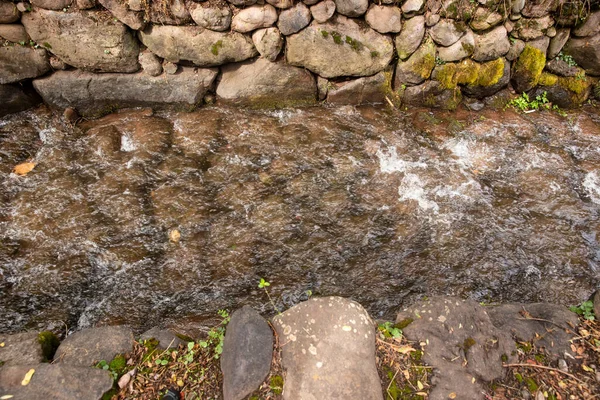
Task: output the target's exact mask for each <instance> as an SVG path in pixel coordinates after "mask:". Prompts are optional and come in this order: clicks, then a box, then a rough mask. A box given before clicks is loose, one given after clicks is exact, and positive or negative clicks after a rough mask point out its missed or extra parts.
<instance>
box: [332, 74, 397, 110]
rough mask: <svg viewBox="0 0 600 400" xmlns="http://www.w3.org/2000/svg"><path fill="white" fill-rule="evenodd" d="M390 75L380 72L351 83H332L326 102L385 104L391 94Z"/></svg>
mask: <svg viewBox="0 0 600 400" xmlns="http://www.w3.org/2000/svg"><path fill="white" fill-rule="evenodd" d="M391 83H392V73H391V72H386V71H382V72H380V73H378V74H377V75H373V76H369V77H366V78H358V79H353V80H351V81H346V82H341V83H333V84H331V87H330V88H328V90H327V102H328V103H333V104H346V105H347V104H350V105H359V104H375V103H385V102H386V95H388V94H390V93H391V92H392V87H391Z"/></svg>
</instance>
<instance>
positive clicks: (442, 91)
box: [402, 80, 462, 111]
mask: <svg viewBox="0 0 600 400" xmlns="http://www.w3.org/2000/svg"><path fill="white" fill-rule="evenodd" d="M402 101H403V103H405V104H410V105H414V106H419V107H432V108H441V109H443V110H450V111H452V110H455V109H456V108H457V107H458V105H459V104H460V102H461V101H462V94H461V91H460V88H458V87H455V88H453V89H448V88H446V87H444V85H443V84H442V83H440V82H438V81H436V80H430V81H427V82H425V83H423V84H421V85H418V86H409V87H407V88H406V90H404V94H403V98H402Z"/></svg>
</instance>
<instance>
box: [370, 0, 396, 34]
mask: <svg viewBox="0 0 600 400" xmlns="http://www.w3.org/2000/svg"><path fill="white" fill-rule="evenodd" d="M365 20H366V21H367V23H368V24H369V26H370V27H371V28H373V29H375V30H376V31H377V32H379V33H390V32H391V33H398V32H400V29H401V28H402V12H401V11H400V9H399V8H398V7H391V6H378V5H375V4H371V7H369V10H368V11H367V15H366V16H365Z"/></svg>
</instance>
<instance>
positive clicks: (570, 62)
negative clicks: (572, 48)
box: [556, 51, 577, 67]
mask: <svg viewBox="0 0 600 400" xmlns="http://www.w3.org/2000/svg"><path fill="white" fill-rule="evenodd" d="M556 58H557V59H559V60H562V61H564V62H566V63H567V64H568V65H570V66H571V67H576V66H577V61H575V59H574V58H573V57H571V56H570V55H568V54H565V53H563V52H562V51H561V52H560V53H558V55H557V56H556Z"/></svg>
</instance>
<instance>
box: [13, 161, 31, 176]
mask: <svg viewBox="0 0 600 400" xmlns="http://www.w3.org/2000/svg"><path fill="white" fill-rule="evenodd" d="M33 168H35V163H32V162H24V163H21V164H19V165H17V166H15V168H14V169H13V172H14V173H15V174H17V175H21V176H25V175H27V174H28V173H30V172H31V170H32V169H33Z"/></svg>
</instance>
